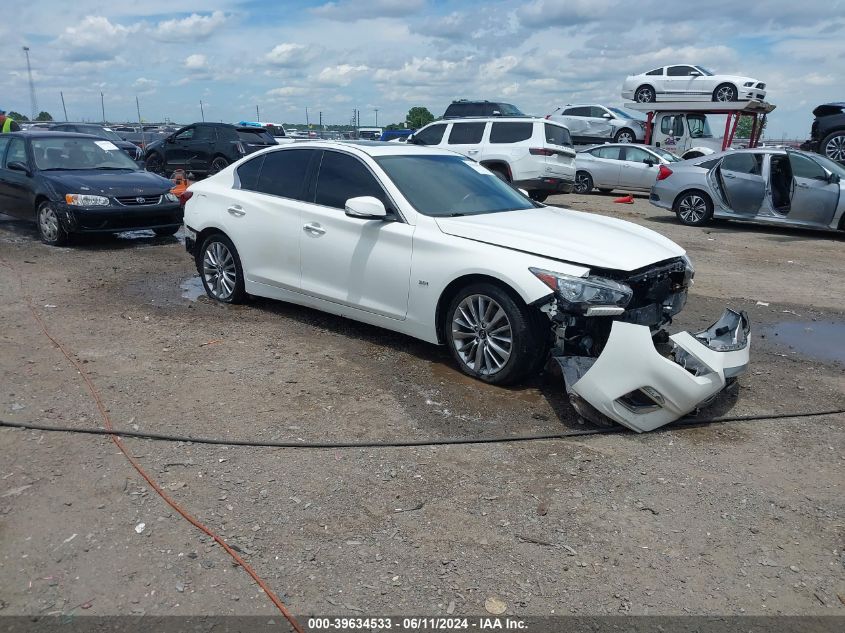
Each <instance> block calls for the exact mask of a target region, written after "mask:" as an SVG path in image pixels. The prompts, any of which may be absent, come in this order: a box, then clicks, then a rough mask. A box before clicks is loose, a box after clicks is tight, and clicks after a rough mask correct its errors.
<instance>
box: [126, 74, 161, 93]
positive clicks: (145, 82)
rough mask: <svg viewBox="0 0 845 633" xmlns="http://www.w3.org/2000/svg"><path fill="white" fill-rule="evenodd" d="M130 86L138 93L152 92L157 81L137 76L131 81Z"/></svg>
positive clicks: (156, 86)
mask: <svg viewBox="0 0 845 633" xmlns="http://www.w3.org/2000/svg"><path fill="white" fill-rule="evenodd" d="M132 88H133V90H135V92H136V93H138V94H152V93H154V92H155V91H156V88H158V81H156V80H155V79H147V78H146V77H138V79H136V80H135V81H134V82H133V83H132Z"/></svg>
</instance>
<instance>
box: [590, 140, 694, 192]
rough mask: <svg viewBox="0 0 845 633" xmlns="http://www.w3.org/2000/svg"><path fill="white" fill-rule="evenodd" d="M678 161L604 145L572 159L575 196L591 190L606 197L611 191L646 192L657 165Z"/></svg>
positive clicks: (642, 149) (640, 148)
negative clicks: (573, 162) (573, 163)
mask: <svg viewBox="0 0 845 633" xmlns="http://www.w3.org/2000/svg"><path fill="white" fill-rule="evenodd" d="M680 160H681V159H680V158H678V157H677V156H675V155H674V154H671V153H669V152H667V151H665V150H662V149H659V148H657V147H648V146H644V145H632V144H630V143H607V144H605V145H598V146H596V147H591V148H589V149H585V150H582V151H580V152H578V153H577V154H576V155H575V188H574V189H573V190H574V191H575V193H582V194H583V193H590V192H591V191H592V190H593V189H594V188H597V189H598V190H599V191H601V192H604V193H607V192H608V191H612V190H613V189H623V190H625V191H649V190H650V189H651V186H652V185H653V184H654V181H655V179H656V178H657V175H658V173H659V171H660V166H661V165H671V164H673V163H676V162H678V161H680Z"/></svg>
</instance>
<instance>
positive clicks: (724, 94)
mask: <svg viewBox="0 0 845 633" xmlns="http://www.w3.org/2000/svg"><path fill="white" fill-rule="evenodd" d="M738 96H739V95H738V94H737V92H736V87H734V86H732V85H731V84H721V85H719V86H716V89H715V90H714V91H713V101H722V102H728V101H736V100H737V97H738Z"/></svg>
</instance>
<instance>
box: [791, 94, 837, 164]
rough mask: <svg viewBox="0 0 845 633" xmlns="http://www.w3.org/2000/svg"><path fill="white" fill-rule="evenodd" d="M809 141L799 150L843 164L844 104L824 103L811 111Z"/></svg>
mask: <svg viewBox="0 0 845 633" xmlns="http://www.w3.org/2000/svg"><path fill="white" fill-rule="evenodd" d="M813 116H815V117H816V118H815V120H814V121H813V127H812V128H811V129H810V140H809V141H805V142H804V143H802V145H801V149H804V150H808V151H811V152H817V153H819V154H821V155H822V156H827V157H828V158H829V159H830V160H836V161H839V162H840V163H845V102H838V103H825V104H822V105H820V106H818V107H817V108H816V109H815V110H813Z"/></svg>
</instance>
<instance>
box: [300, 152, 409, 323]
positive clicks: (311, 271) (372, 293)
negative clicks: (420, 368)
mask: <svg viewBox="0 0 845 633" xmlns="http://www.w3.org/2000/svg"><path fill="white" fill-rule="evenodd" d="M358 196H373V197H375V198H378V199H379V200H381V201H382V202H383V203H384V206H385V208H386V209H387V211H388V218H386V219H371V220H369V219H365V218H353V217H349V216H348V215H346V213H345V211H344V208H345V206H346V201H347V200H348V199H349V198H355V197H358ZM301 219H302V221H301V229H300V231H299V239H300V251H301V262H302V265H301V273H302V291H303V292H304V293H307V294H309V295H311V296H313V297H318V298H320V299H325V300H327V301H331V302H333V303H337V304H342V305H346V306H351V307H353V308H358V309H361V310H365V311H367V312H373V313H376V314H380V315H383V316H387V317H390V318H394V319H400V320H401V319H404V318H405V316H406V314H407V312H408V293H409V290H410V281H409V279H410V273H411V247H412V239H413V235H414V227H413V226H411V225H409V224H406V223H405V222H404V221H402V220H401V218H399V216H398V215H397V214H396V211H395V207H394V204H393V202H392V200H391V199H390V198H389V196H388V195H387V193H386V192H385V190H384V188H383V187H382V186H381V183H379V181H378V179H377V178H376V177H375V175H374V174H373V172H372V171H371V170H370V168H369V167H368V166H367V165H366V164H365V163H364V162H363V161H362V160H361V159H360V158H358V157H357V156H353V155H352V154H347V153H345V152H340V151H334V150H325V151H324V152H323V156H322V160H321V161H320V167H319V171H318V174H317V182H316V187H315V193H314V203H313V204H308V205H306V206H305V208H304V209H303V212H302V218H301Z"/></svg>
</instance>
